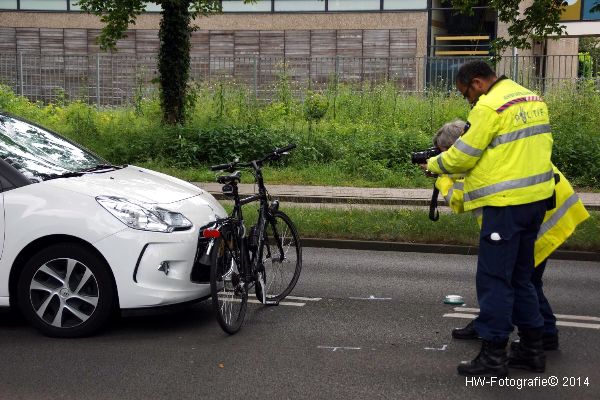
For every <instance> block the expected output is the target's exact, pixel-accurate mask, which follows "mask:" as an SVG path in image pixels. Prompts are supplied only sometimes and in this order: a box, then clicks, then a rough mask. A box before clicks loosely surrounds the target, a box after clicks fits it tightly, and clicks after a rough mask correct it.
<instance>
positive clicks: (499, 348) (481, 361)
mask: <svg viewBox="0 0 600 400" xmlns="http://www.w3.org/2000/svg"><path fill="white" fill-rule="evenodd" d="M506 343H507V341H503V342H490V341H487V340H483V341H482V342H481V351H480V352H479V354H478V355H477V357H475V359H474V360H473V361H463V362H461V363H460V364H459V365H458V368H457V369H458V374H459V375H462V376H497V377H505V376H506V375H508V368H507V367H506V363H507V360H508V357H507V356H506Z"/></svg>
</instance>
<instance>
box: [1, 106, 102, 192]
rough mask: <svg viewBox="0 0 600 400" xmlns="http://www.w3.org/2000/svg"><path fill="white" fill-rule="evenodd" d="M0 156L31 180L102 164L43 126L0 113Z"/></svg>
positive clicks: (94, 157)
mask: <svg viewBox="0 0 600 400" xmlns="http://www.w3.org/2000/svg"><path fill="white" fill-rule="evenodd" d="M0 157H2V158H3V159H4V160H5V161H7V162H8V163H10V164H11V165H12V166H13V167H15V168H16V169H17V170H19V171H20V172H21V173H22V174H23V175H25V176H26V177H27V178H29V179H30V180H31V181H33V182H39V181H42V180H44V179H46V178H47V177H48V176H51V175H57V174H64V173H67V172H77V171H81V170H84V169H87V168H92V167H94V166H95V165H98V164H104V163H106V162H105V161H104V160H102V159H101V158H98V157H97V156H95V155H93V154H91V153H89V152H88V151H86V150H84V149H82V148H80V147H78V146H76V145H74V144H72V143H70V142H68V141H67V140H65V139H64V138H62V137H60V136H57V135H56V134H54V133H52V132H49V131H47V130H45V129H42V128H40V127H37V126H35V125H31V124H29V123H26V122H24V121H20V120H18V119H16V118H12V117H9V116H5V115H0Z"/></svg>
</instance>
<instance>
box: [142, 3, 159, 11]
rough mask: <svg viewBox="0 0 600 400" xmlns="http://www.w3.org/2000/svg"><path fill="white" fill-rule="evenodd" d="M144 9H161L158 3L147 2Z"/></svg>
mask: <svg viewBox="0 0 600 400" xmlns="http://www.w3.org/2000/svg"><path fill="white" fill-rule="evenodd" d="M146 11H149V12H160V11H162V6H161V5H160V4H156V3H150V2H149V3H147V4H146Z"/></svg>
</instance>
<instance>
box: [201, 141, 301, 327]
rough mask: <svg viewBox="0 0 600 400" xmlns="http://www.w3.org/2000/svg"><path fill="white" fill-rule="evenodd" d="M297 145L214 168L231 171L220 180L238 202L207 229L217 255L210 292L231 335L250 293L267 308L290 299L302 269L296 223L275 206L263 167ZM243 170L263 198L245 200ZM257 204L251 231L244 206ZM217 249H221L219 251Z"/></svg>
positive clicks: (212, 266) (242, 315) (276, 201)
mask: <svg viewBox="0 0 600 400" xmlns="http://www.w3.org/2000/svg"><path fill="white" fill-rule="evenodd" d="M295 147H296V146H295V145H289V146H286V147H283V148H280V149H275V150H274V151H273V152H272V153H270V154H268V155H266V156H265V157H263V158H262V159H259V160H253V161H250V162H249V163H240V162H239V161H238V160H235V161H233V162H230V163H228V164H221V165H214V166H212V167H211V170H213V171H227V172H229V175H221V176H218V177H217V182H219V183H221V184H223V188H222V190H223V193H224V194H225V195H226V196H228V197H231V198H233V200H234V207H233V211H232V212H231V214H230V215H229V217H227V218H224V219H220V220H217V221H216V222H215V223H214V225H212V226H211V227H208V228H206V229H204V231H203V236H204V237H205V238H211V243H210V244H209V250H208V251H211V249H213V248H214V251H213V252H212V253H213V254H214V256H213V257H212V262H211V269H210V288H211V295H212V302H213V306H214V307H215V311H216V315H217V320H218V321H219V325H221V328H223V330H224V331H225V332H227V333H229V334H234V333H236V332H237V331H239V329H240V327H241V325H242V322H243V321H244V317H245V314H246V309H247V304H248V294H249V293H251V292H252V291H254V294H255V295H256V298H257V299H258V301H260V302H261V303H263V304H266V305H277V304H279V302H280V301H281V300H282V299H284V298H285V297H286V296H287V295H289V294H290V292H291V291H292V289H294V286H296V283H297V282H298V277H299V276H300V271H301V270H302V247H301V244H300V238H299V237H298V231H297V230H296V227H295V226H294V224H293V222H292V220H291V219H290V218H289V217H288V216H287V215H286V214H284V213H283V212H281V211H280V210H279V201H278V200H273V201H271V199H270V196H269V193H268V192H267V189H266V188H265V184H264V180H263V175H262V170H261V169H262V167H263V165H264V163H265V162H268V161H274V160H278V159H279V158H281V157H282V156H284V155H287V154H288V152H289V151H290V150H292V149H293V148H295ZM239 169H248V170H249V171H250V172H252V174H253V175H254V178H255V182H256V184H257V187H258V194H255V195H252V196H249V197H246V198H243V199H241V198H240V195H239V192H238V183H239V182H240V177H241V173H240V171H239ZM255 201H258V202H259V204H260V206H259V209H258V220H257V221H256V224H254V225H252V226H251V227H250V229H246V226H245V224H244V217H243V214H242V206H244V205H246V204H249V203H252V202H255ZM215 246H216V247H215Z"/></svg>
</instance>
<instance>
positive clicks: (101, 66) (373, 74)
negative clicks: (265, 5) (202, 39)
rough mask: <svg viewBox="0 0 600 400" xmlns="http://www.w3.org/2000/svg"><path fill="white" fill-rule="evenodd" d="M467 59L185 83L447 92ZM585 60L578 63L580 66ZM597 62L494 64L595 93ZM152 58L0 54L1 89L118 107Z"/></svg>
mask: <svg viewBox="0 0 600 400" xmlns="http://www.w3.org/2000/svg"><path fill="white" fill-rule="evenodd" d="M467 60H469V58H465V57H461V58H449V57H412V58H393V57H386V58H364V57H361V58H348V57H336V58H325V57H322V58H319V57H312V58H294V57H287V58H281V57H211V58H207V57H192V59H191V69H190V78H191V79H192V80H193V81H195V82H198V83H206V82H209V83H210V82H223V81H227V82H235V83H239V84H243V85H246V86H247V87H248V89H249V90H251V91H253V93H254V95H255V96H256V98H257V99H261V100H269V99H271V98H272V97H273V95H274V93H275V90H276V84H277V82H280V81H281V80H282V79H285V80H286V81H287V83H288V84H289V85H290V87H291V88H292V90H293V91H295V92H296V93H304V92H306V90H307V89H312V90H321V89H324V88H325V87H327V85H330V84H332V83H336V84H337V83H347V84H356V86H357V88H360V87H362V85H364V84H376V83H381V82H389V83H392V84H393V85H394V86H396V87H397V88H398V90H401V91H412V92H420V91H424V90H427V89H428V88H432V87H434V88H438V89H440V88H441V89H451V88H452V86H453V82H454V76H455V74H456V71H457V70H458V68H459V67H460V65H461V64H463V63H464V62H465V61H467ZM584 61H585V60H584ZM599 70H600V69H599V66H598V64H597V63H596V64H594V63H593V62H591V61H589V60H588V61H585V64H583V63H582V61H581V60H580V58H579V57H578V56H543V57H524V56H519V57H505V58H502V59H501V60H500V61H499V62H498V63H497V64H496V71H497V72H498V74H499V75H502V74H504V75H507V76H508V77H510V78H512V79H514V80H516V81H517V82H520V83H522V84H523V85H525V86H527V87H535V88H537V89H538V90H541V91H545V90H547V89H550V88H553V87H556V86H559V85H561V84H572V83H574V82H576V81H577V80H580V79H582V78H584V79H589V80H591V81H592V82H593V83H594V84H595V85H597V86H599V87H600V75H599V73H600V71H599ZM157 76H158V72H157V67H156V58H155V57H131V56H126V55H118V54H117V55H104V54H103V55H91V56H51V55H39V54H28V53H17V54H15V53H8V54H7V53H0V83H2V84H5V85H8V86H10V87H11V88H12V89H13V90H14V91H15V92H16V93H19V94H22V95H24V96H26V97H28V98H30V99H31V100H34V101H42V102H52V101H58V100H61V99H64V100H67V99H69V100H73V99H80V100H83V101H86V102H89V103H95V104H98V105H103V106H107V105H122V104H126V103H128V102H129V101H131V99H132V98H134V96H146V95H147V94H148V93H151V92H153V91H154V90H155V88H156V85H155V84H153V82H155V78H157Z"/></svg>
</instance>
